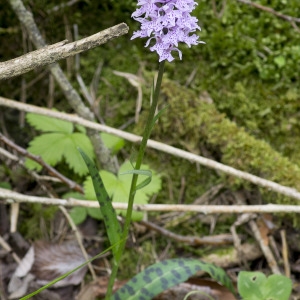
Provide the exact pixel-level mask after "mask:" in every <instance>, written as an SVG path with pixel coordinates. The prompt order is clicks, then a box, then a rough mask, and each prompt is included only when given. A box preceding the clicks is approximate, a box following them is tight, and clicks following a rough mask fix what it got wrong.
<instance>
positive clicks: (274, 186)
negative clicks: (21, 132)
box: [0, 97, 300, 200]
mask: <svg viewBox="0 0 300 300" xmlns="http://www.w3.org/2000/svg"><path fill="white" fill-rule="evenodd" d="M0 106H6V107H10V108H15V109H18V110H24V111H27V112H32V113H36V114H40V115H44V116H48V117H53V118H57V119H61V120H65V121H69V122H72V123H76V124H80V125H83V126H85V127H87V128H91V129H95V130H98V131H102V132H106V133H109V134H113V135H115V136H118V137H120V138H123V139H125V140H128V141H131V142H133V143H139V142H140V141H141V140H142V137H140V136H138V135H135V134H132V133H129V132H125V131H122V130H118V129H115V128H112V127H109V126H106V125H102V124H97V123H94V122H91V121H87V120H85V119H83V118H81V117H78V116H77V115H70V114H66V113H62V112H56V111H53V110H50V109H46V108H40V107H37V106H34V105H29V104H25V103H20V102H18V101H14V100H10V99H7V98H3V97H0ZM147 146H148V147H149V148H152V149H156V150H159V151H162V152H165V153H169V154H170V155H173V156H177V157H180V158H183V159H186V160H188V161H190V162H195V163H199V164H201V165H203V166H206V167H208V168H211V169H215V170H219V171H222V172H224V173H226V174H228V175H231V176H234V177H237V178H241V179H244V180H247V181H250V182H252V183H254V184H256V185H258V186H261V187H264V188H267V189H269V190H272V191H274V192H277V193H279V194H282V195H285V196H288V197H291V198H294V199H297V200H300V192H298V191H297V190H296V189H293V188H290V187H286V186H283V185H281V184H278V183H275V182H273V181H270V180H267V179H263V178H260V177H258V176H255V175H252V174H249V173H247V172H243V171H240V170H237V169H235V168H233V167H230V166H227V165H224V164H222V163H219V162H216V161H214V160H212V159H208V158H206V157H203V156H199V155H196V154H193V153H190V152H187V151H184V150H181V149H178V148H175V147H172V146H169V145H166V144H164V143H160V142H157V141H154V140H148V143H147Z"/></svg>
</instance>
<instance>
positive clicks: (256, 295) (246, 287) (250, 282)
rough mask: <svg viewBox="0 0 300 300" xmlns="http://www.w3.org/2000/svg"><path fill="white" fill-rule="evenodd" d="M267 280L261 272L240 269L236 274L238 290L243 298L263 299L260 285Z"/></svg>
mask: <svg viewBox="0 0 300 300" xmlns="http://www.w3.org/2000/svg"><path fill="white" fill-rule="evenodd" d="M266 280H267V277H266V276H265V275H264V274H263V273H261V272H246V271H242V272H240V273H239V276H238V290H239V293H240V294H241V296H242V297H243V298H244V300H263V298H262V297H263V294H262V292H261V290H260V286H261V285H263V284H264V283H265V282H266Z"/></svg>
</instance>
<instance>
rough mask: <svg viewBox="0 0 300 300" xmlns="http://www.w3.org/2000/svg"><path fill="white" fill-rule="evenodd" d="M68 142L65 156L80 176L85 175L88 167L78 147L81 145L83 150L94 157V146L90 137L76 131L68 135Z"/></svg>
mask: <svg viewBox="0 0 300 300" xmlns="http://www.w3.org/2000/svg"><path fill="white" fill-rule="evenodd" d="M66 139H67V141H68V143H67V144H66V146H65V151H64V152H63V156H64V158H65V160H66V162H67V164H68V165H69V167H70V168H71V169H73V170H74V172H75V173H77V174H79V175H80V176H82V175H85V174H86V173H87V172H88V169H87V167H86V165H85V163H84V161H83V160H82V158H81V155H80V153H79V152H78V150H77V147H79V146H80V147H81V148H82V150H83V151H84V152H85V153H86V154H87V155H88V156H89V157H92V158H93V157H94V152H93V146H92V143H91V141H90V139H89V138H88V137H87V136H86V135H85V134H82V133H79V132H75V133H72V134H68V135H66Z"/></svg>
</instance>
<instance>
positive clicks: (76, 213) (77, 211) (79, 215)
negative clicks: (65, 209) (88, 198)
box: [63, 192, 87, 225]
mask: <svg viewBox="0 0 300 300" xmlns="http://www.w3.org/2000/svg"><path fill="white" fill-rule="evenodd" d="M68 198H74V199H79V200H84V196H83V195H82V194H80V193H76V192H70V193H66V194H64V195H63V199H68ZM69 214H70V216H71V218H72V220H73V222H74V223H75V224H76V225H78V224H81V223H82V222H83V221H84V220H85V219H86V217H87V210H86V208H85V207H80V206H76V207H73V208H71V210H70V211H69Z"/></svg>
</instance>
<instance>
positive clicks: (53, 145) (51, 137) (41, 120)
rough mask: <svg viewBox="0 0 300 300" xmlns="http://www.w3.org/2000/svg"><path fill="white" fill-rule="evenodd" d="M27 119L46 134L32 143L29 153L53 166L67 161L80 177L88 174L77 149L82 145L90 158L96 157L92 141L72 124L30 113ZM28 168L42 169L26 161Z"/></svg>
mask: <svg viewBox="0 0 300 300" xmlns="http://www.w3.org/2000/svg"><path fill="white" fill-rule="evenodd" d="M26 119H27V121H28V123H29V124H30V125H32V126H33V127H35V128H36V129H37V130H41V131H42V132H44V133H43V134H42V135H40V136H37V137H35V138H34V139H33V140H32V141H31V142H30V144H29V145H30V146H29V147H28V149H27V150H28V152H30V153H32V154H35V155H39V156H41V157H42V159H43V160H44V161H45V162H46V163H48V164H49V165H51V166H55V165H56V164H58V163H59V162H61V161H63V160H65V161H66V163H67V165H68V166H69V167H70V168H71V169H72V170H73V171H74V172H75V173H77V174H79V175H80V176H83V175H85V174H86V173H87V172H88V170H87V167H86V165H85V164H84V162H83V161H82V159H81V156H80V154H79V152H78V151H77V147H78V146H79V145H81V146H82V148H83V150H84V151H85V152H86V153H87V154H88V155H89V156H91V157H94V151H93V146H92V144H91V141H90V140H89V138H88V137H87V136H86V135H85V134H84V133H82V132H74V126H73V124H72V123H70V122H66V121H61V120H57V119H54V118H50V117H46V116H41V115H37V114H31V113H28V114H27V115H26ZM26 166H27V167H28V168H30V169H40V168H41V167H40V165H38V164H37V163H35V162H33V161H31V160H26Z"/></svg>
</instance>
